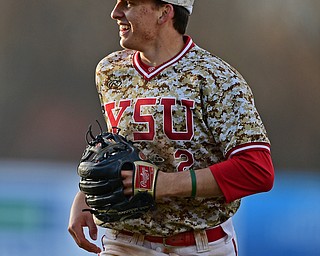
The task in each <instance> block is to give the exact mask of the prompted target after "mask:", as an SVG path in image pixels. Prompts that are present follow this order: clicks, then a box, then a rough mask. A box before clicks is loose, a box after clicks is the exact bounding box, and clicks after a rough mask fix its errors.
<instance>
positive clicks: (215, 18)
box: [0, 0, 320, 256]
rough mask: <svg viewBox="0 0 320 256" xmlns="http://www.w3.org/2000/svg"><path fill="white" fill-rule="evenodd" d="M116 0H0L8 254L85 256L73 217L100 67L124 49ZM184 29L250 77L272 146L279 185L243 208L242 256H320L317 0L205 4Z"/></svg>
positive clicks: (0, 202) (1, 146)
mask: <svg viewBox="0 0 320 256" xmlns="http://www.w3.org/2000/svg"><path fill="white" fill-rule="evenodd" d="M114 3H115V1H110V0H109V1H107V0H96V1H89V0H69V1H62V0H42V1H39V0H28V1H23V0H0V124H1V125H0V134H1V143H0V160H1V162H0V163H1V167H0V170H1V171H0V184H1V187H0V191H1V197H0V217H1V218H0V236H1V237H0V241H1V242H0V243H1V244H0V248H1V249H0V254H1V255H4V256H5V255H9V251H10V252H11V253H10V255H18V254H19V251H20V250H24V251H26V253H29V254H26V255H33V256H35V255H75V254H76V255H81V254H80V251H79V249H78V248H76V246H75V245H74V244H73V242H72V241H71V238H69V236H68V235H67V234H66V233H65V232H66V225H67V221H68V220H67V218H68V217H67V216H68V212H69V207H70V204H71V202H70V200H72V199H71V198H72V196H73V194H74V193H75V190H76V189H77V186H76V182H77V177H75V166H76V163H77V161H78V159H79V157H80V155H81V153H82V150H83V147H84V145H85V142H84V133H85V131H86V130H87V127H88V124H89V123H92V122H94V120H96V119H98V120H102V115H101V111H100V106H99V102H98V96H97V94H96V91H95V85H94V70H95V66H96V64H97V63H98V61H99V60H100V59H101V58H102V57H104V56H105V55H107V54H108V53H110V52H112V51H114V50H118V49H120V48H119V38H118V36H117V35H118V28H117V26H116V23H115V22H114V21H112V20H111V19H110V12H111V10H112V8H113V5H114ZM188 34H190V35H191V36H192V37H193V39H194V41H195V42H196V43H197V44H198V45H199V46H201V47H203V48H206V49H208V50H209V51H211V52H213V53H214V54H216V55H218V56H220V57H221V58H223V59H225V60H226V61H228V62H229V63H230V64H231V65H233V66H234V67H235V68H237V69H238V70H239V71H240V72H241V73H242V74H243V76H244V77H245V78H246V80H247V81H248V83H249V84H250V86H251V88H252V90H253V93H254V95H255V100H256V105H257V107H258V110H259V112H260V114H261V116H262V118H263V120H264V123H265V125H266V127H267V130H268V133H269V137H270V139H271V142H272V154H273V159H274V164H275V168H276V173H277V175H276V176H277V177H276V178H277V180H276V184H275V188H274V190H273V191H272V192H271V193H267V194H261V195H256V196H253V197H249V198H246V199H245V200H244V201H243V205H242V208H241V210H240V211H239V213H238V216H237V218H238V219H237V223H236V224H237V225H238V226H239V231H238V232H239V233H240V232H241V233H240V234H239V240H240V248H241V247H242V250H243V252H245V253H243V255H245V256H251V255H255V256H261V255H284V253H288V254H289V255H309V256H311V255H312V256H313V255H320V250H319V247H317V246H316V245H318V246H319V244H320V238H319V234H320V228H319V224H318V223H317V218H316V217H317V216H319V207H320V206H319V200H317V198H319V194H320V193H319V187H320V186H319V185H320V182H319V175H320V161H319V155H320V132H319V127H320V119H319V113H320V102H319V96H320V86H319V85H320V1H318V0H303V1H302V0H281V1H278V0H268V1H264V0H229V1H226V0H197V1H196V4H195V10H194V13H193V15H192V17H191V20H190V25H189V28H188ZM7 170H10V174H9V175H8V171H7ZM56 177H61V179H60V180H59V179H58V180H56ZM23 179H27V180H28V182H31V183H30V184H28V183H27V182H24V181H23ZM8 184H10V185H8ZM12 188H15V189H14V190H13V189H12ZM21 210H23V212H22V213H21ZM30 235H32V236H31V237H35V238H34V239H32V240H30ZM308 239H309V240H308ZM308 241H309V242H308ZM297 246H300V249H299V248H297ZM22 248H23V249H22ZM40 248H41V249H40ZM62 248H64V249H65V250H66V251H65V253H62V252H61V251H59V250H61V249H62ZM290 248H291V249H290ZM290 250H291V251H290ZM277 251H278V254H277ZM12 252H15V253H12ZM267 252H271V253H269V254H268V253H267ZM303 252H305V253H303ZM262 253H266V254H262ZM294 253H295V254H294Z"/></svg>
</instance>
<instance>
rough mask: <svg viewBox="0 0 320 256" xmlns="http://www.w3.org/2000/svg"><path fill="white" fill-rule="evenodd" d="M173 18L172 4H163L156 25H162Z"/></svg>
mask: <svg viewBox="0 0 320 256" xmlns="http://www.w3.org/2000/svg"><path fill="white" fill-rule="evenodd" d="M173 17H174V9H173V6H172V4H164V5H163V6H161V7H160V9H159V18H158V24H163V23H165V22H167V21H168V20H171V19H173Z"/></svg>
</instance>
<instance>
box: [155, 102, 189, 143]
mask: <svg viewBox="0 0 320 256" xmlns="http://www.w3.org/2000/svg"><path fill="white" fill-rule="evenodd" d="M161 105H163V130H164V133H165V134H166V135H167V137H168V138H169V139H170V140H191V139H192V137H193V135H194V134H193V116H192V109H193V108H194V101H192V100H181V105H182V106H184V108H185V111H186V114H185V120H186V121H185V122H186V129H185V132H177V131H174V130H173V114H172V106H175V105H176V99H175V98H162V99H161Z"/></svg>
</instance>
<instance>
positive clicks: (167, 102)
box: [104, 98, 194, 141]
mask: <svg viewBox="0 0 320 256" xmlns="http://www.w3.org/2000/svg"><path fill="white" fill-rule="evenodd" d="M131 104H133V106H132V107H133V116H132V118H133V122H134V123H144V124H146V127H147V128H146V131H139V132H138V131H136V132H133V140H134V141H152V140H153V139H154V137H155V134H156V129H157V127H156V123H155V120H154V117H153V115H152V114H142V113H141V112H142V108H144V107H147V106H150V107H151V106H156V105H157V99H156V98H140V99H137V100H136V102H135V103H132V101H131V100H130V99H126V100H120V101H119V106H116V102H109V103H106V104H105V105H104V109H105V115H106V117H107V119H108V120H109V123H110V124H111V127H118V126H119V123H120V120H121V118H122V116H123V114H124V112H125V111H126V110H127V108H128V107H130V106H131ZM160 104H161V105H162V106H163V117H162V118H163V132H164V134H165V135H166V136H167V137H168V138H169V139H170V140H185V141H188V140H191V139H192V137H193V135H194V133H193V132H194V131H193V115H192V109H193V108H194V101H192V100H186V99H182V100H181V105H179V107H182V108H184V112H185V118H184V120H185V121H184V122H183V123H185V128H184V129H183V130H184V131H176V130H174V121H173V118H174V116H173V109H172V108H173V107H174V106H176V105H177V102H176V99H175V98H162V99H161V100H160ZM115 108H119V109H120V110H119V111H118V114H117V115H116V114H115V113H114V110H115ZM112 132H114V133H116V132H117V129H115V128H113V129H112Z"/></svg>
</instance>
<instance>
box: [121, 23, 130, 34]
mask: <svg viewBox="0 0 320 256" xmlns="http://www.w3.org/2000/svg"><path fill="white" fill-rule="evenodd" d="M130 28H131V27H130V26H129V25H120V26H119V30H120V36H123V35H125V34H127V33H128V32H129V31H130Z"/></svg>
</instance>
